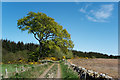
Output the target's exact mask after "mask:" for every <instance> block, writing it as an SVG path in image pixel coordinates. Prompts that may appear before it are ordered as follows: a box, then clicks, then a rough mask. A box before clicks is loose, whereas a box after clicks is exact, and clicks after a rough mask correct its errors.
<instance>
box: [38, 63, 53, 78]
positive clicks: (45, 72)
mask: <svg viewBox="0 0 120 80" xmlns="http://www.w3.org/2000/svg"><path fill="white" fill-rule="evenodd" d="M53 66H54V64H52V65H51V66H50V67H49V68H48V69H47V70H45V71H44V73H43V74H42V75H40V77H39V78H44V76H45V75H46V74H47V73H48V71H49V70H50V69H51V68H52V67H53Z"/></svg>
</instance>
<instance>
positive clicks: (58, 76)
mask: <svg viewBox="0 0 120 80" xmlns="http://www.w3.org/2000/svg"><path fill="white" fill-rule="evenodd" d="M57 78H61V69H60V64H58V71H57Z"/></svg>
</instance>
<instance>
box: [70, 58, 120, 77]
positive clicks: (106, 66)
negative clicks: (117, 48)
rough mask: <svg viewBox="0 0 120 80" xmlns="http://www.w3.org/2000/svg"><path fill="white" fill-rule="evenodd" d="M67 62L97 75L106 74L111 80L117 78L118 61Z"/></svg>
mask: <svg viewBox="0 0 120 80" xmlns="http://www.w3.org/2000/svg"><path fill="white" fill-rule="evenodd" d="M68 61H69V62H71V63H73V64H75V65H77V66H81V67H84V68H86V69H90V70H93V71H95V72H98V73H105V74H106V73H107V74H108V75H109V76H111V77H113V78H118V59H101V58H99V59H71V60H68Z"/></svg>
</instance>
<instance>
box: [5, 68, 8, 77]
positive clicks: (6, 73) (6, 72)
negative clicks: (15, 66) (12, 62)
mask: <svg viewBox="0 0 120 80" xmlns="http://www.w3.org/2000/svg"><path fill="white" fill-rule="evenodd" d="M5 78H8V71H7V69H5Z"/></svg>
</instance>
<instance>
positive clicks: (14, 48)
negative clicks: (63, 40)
mask: <svg viewBox="0 0 120 80" xmlns="http://www.w3.org/2000/svg"><path fill="white" fill-rule="evenodd" d="M0 41H2V48H4V49H5V50H7V51H9V52H13V53H15V52H18V51H23V50H29V51H35V50H36V48H37V47H38V46H39V45H38V44H34V43H25V44H24V43H23V42H22V41H21V42H20V41H18V42H17V43H16V42H14V41H10V40H7V39H4V40H3V39H2V40H0Z"/></svg>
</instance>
